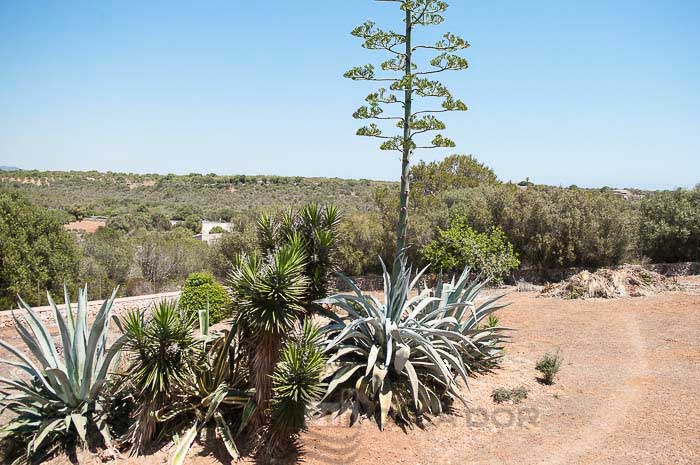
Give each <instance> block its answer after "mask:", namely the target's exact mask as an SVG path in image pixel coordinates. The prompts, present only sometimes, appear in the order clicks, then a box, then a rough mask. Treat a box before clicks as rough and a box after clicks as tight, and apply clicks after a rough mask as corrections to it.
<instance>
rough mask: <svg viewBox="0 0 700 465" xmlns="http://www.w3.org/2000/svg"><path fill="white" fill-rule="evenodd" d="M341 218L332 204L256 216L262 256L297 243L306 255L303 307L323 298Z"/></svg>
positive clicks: (314, 205) (332, 269)
mask: <svg viewBox="0 0 700 465" xmlns="http://www.w3.org/2000/svg"><path fill="white" fill-rule="evenodd" d="M341 219H342V215H341V214H340V210H338V208H337V207H335V206H333V205H329V206H325V207H323V206H320V205H318V204H315V203H312V204H309V205H306V206H304V207H303V208H301V209H300V210H298V211H294V210H288V211H287V212H285V213H284V214H282V215H281V216H278V217H276V216H274V215H272V214H270V213H263V214H262V215H260V216H259V217H258V223H257V225H258V240H259V243H260V248H261V249H262V250H263V252H264V253H272V252H274V250H275V249H277V248H279V247H281V246H284V245H285V244H290V243H299V244H300V245H301V247H302V248H303V251H304V253H305V255H306V264H305V266H304V274H305V275H306V277H307V278H309V286H308V289H307V295H306V297H305V300H306V302H305V306H306V307H312V302H313V301H314V300H316V299H320V298H322V297H325V296H326V295H327V292H328V282H329V278H330V276H331V274H332V273H333V272H334V271H335V263H336V258H335V255H336V251H337V247H338V245H337V243H338V227H339V225H340V221H341Z"/></svg>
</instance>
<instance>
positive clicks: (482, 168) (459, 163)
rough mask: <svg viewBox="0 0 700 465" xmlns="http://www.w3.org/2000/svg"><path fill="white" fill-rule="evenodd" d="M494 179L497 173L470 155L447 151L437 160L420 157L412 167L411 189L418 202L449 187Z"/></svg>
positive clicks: (493, 181) (476, 184)
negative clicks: (447, 152) (427, 161)
mask: <svg viewBox="0 0 700 465" xmlns="http://www.w3.org/2000/svg"><path fill="white" fill-rule="evenodd" d="M497 182H498V178H497V177H496V173H494V172H493V170H492V169H491V168H489V167H488V166H486V165H485V164H483V163H481V162H479V160H477V159H476V158H475V157H473V156H472V155H450V156H448V157H446V158H445V159H443V160H441V161H439V162H431V163H427V164H426V163H425V162H424V161H420V162H419V163H417V164H415V165H413V166H412V167H411V189H412V191H413V193H414V202H417V203H423V202H425V201H426V198H430V197H432V196H436V195H437V194H439V193H441V192H445V191H448V190H452V189H466V188H469V187H477V186H480V185H482V184H496V183H497Z"/></svg>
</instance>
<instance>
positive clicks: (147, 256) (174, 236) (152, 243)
mask: <svg viewBox="0 0 700 465" xmlns="http://www.w3.org/2000/svg"><path fill="white" fill-rule="evenodd" d="M134 241H135V243H136V255H135V257H136V258H135V262H136V265H137V267H138V269H139V270H140V271H141V274H142V276H143V278H144V279H145V280H146V281H147V282H148V283H150V284H151V290H152V292H158V291H159V289H160V288H161V287H162V286H163V285H164V284H165V283H167V282H169V281H171V280H176V279H178V278H181V277H185V276H187V275H189V274H190V273H192V272H194V271H202V270H204V269H206V267H207V258H208V255H209V248H208V246H207V244H206V243H203V242H201V241H198V240H196V239H193V238H192V236H191V234H190V233H189V231H188V230H186V229H184V228H175V229H173V230H172V231H168V232H157V231H139V232H138V233H137V234H136V235H135V239H134Z"/></svg>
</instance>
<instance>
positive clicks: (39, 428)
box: [0, 287, 125, 459]
mask: <svg viewBox="0 0 700 465" xmlns="http://www.w3.org/2000/svg"><path fill="white" fill-rule="evenodd" d="M116 293H117V290H116V289H115V290H114V292H112V295H111V296H110V297H109V298H108V299H107V300H105V301H104V302H103V304H102V306H101V308H100V310H99V311H98V312H97V315H96V316H95V320H94V321H93V324H92V327H88V323H87V314H88V305H87V302H88V298H87V287H86V288H84V289H82V290H80V291H79V293H78V304H77V309H76V312H75V313H73V309H72V308H71V303H70V298H69V296H68V291H67V289H64V298H65V313H66V318H64V317H63V315H62V314H61V311H60V310H59V309H58V307H57V305H56V304H55V303H54V301H53V299H52V298H51V295H50V294H47V295H48V299H49V304H50V305H51V307H52V310H53V316H54V319H55V321H56V326H57V327H58V332H59V335H60V342H59V343H58V344H57V343H56V342H54V340H53V338H52V337H51V334H50V332H49V330H48V329H47V328H46V326H45V325H44V324H43V323H42V321H41V319H40V318H39V317H38V315H37V314H36V313H35V312H34V310H33V309H32V308H31V307H30V306H29V305H27V304H26V303H25V302H24V301H23V300H22V299H21V298H20V301H19V303H20V307H22V308H23V309H24V310H25V311H26V313H25V314H24V315H23V316H24V319H25V322H26V325H25V323H23V322H22V321H21V320H20V319H19V318H18V317H17V316H16V315H14V314H13V318H14V322H15V327H16V329H17V332H18V334H19V336H20V337H21V339H22V341H23V342H24V343H25V345H26V346H27V348H28V349H29V352H30V354H31V357H33V359H34V360H32V359H31V358H30V356H28V355H26V354H25V353H23V352H21V351H20V350H18V349H16V348H15V347H13V346H12V345H10V344H8V343H6V342H4V341H0V347H2V348H4V349H5V350H7V351H8V352H9V353H11V354H12V355H14V356H15V357H16V358H17V360H2V361H0V362H2V363H4V364H6V365H9V366H11V367H14V368H16V369H18V370H20V371H21V372H23V375H20V374H17V375H15V376H14V377H12V378H5V377H3V378H0V385H2V386H3V387H2V389H0V393H1V394H2V397H0V406H2V410H8V411H10V412H13V413H15V414H16V416H15V417H14V418H13V419H12V420H11V421H10V422H9V423H8V424H6V425H5V426H4V427H2V430H1V432H0V437H2V438H3V439H4V438H12V439H13V440H15V441H20V442H26V443H27V452H26V455H25V456H24V457H23V458H24V459H29V458H30V457H32V456H34V455H36V454H38V453H39V452H44V453H49V452H51V451H52V450H55V449H56V448H57V447H59V446H60V445H61V444H62V442H63V441H60V440H58V438H59V437H64V438H66V437H67V438H71V437H75V436H76V435H77V437H78V438H79V440H80V442H81V443H82V444H86V443H87V441H88V438H89V435H88V430H89V429H90V428H96V429H97V430H99V431H100V433H101V435H102V437H103V439H104V442H105V444H106V445H107V446H110V445H111V438H110V434H109V428H108V426H107V423H106V417H105V415H104V411H103V410H102V405H101V404H102V400H103V399H102V393H103V392H102V391H103V387H104V386H105V383H106V382H107V377H108V375H109V369H110V366H111V364H112V361H113V359H114V357H115V356H116V355H117V353H118V352H119V350H120V348H121V347H122V345H123V344H124V342H125V338H123V337H122V338H119V339H118V340H117V341H116V342H114V343H113V344H112V345H111V346H110V345H108V343H107V337H108V334H109V321H110V317H111V314H112V304H113V303H114V298H115V297H116ZM61 346H62V351H61V350H59V348H60V347H61ZM20 459H22V457H20Z"/></svg>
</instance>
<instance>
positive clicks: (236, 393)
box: [156, 309, 255, 464]
mask: <svg viewBox="0 0 700 465" xmlns="http://www.w3.org/2000/svg"><path fill="white" fill-rule="evenodd" d="M198 313H199V329H200V336H199V337H198V338H197V342H198V343H199V344H200V350H198V351H197V353H196V361H195V363H194V364H193V366H192V367H191V369H190V370H189V371H188V372H187V373H188V375H189V376H187V377H186V378H185V379H183V381H182V382H181V383H179V385H178V386H177V387H176V389H175V393H174V395H173V396H172V398H173V401H172V402H171V403H170V404H169V405H167V406H165V407H164V408H163V409H162V410H161V411H160V412H158V413H157V414H156V417H157V418H159V419H166V421H167V419H170V418H176V419H177V421H175V422H173V423H174V425H173V426H175V427H176V428H177V429H179V428H181V425H182V420H189V421H190V424H191V425H192V426H190V428H189V429H187V431H186V432H185V434H184V435H183V438H182V440H180V441H179V443H178V445H177V447H176V449H175V453H174V457H173V461H172V463H173V464H183V463H185V459H186V457H187V453H188V451H189V449H190V447H191V446H192V442H193V441H194V439H196V436H197V435H198V434H199V433H200V431H201V430H202V429H205V428H207V429H209V430H212V429H213V430H215V431H216V433H217V434H216V436H218V437H219V438H220V439H221V441H222V442H223V444H224V446H225V449H226V451H227V452H228V454H229V457H230V458H231V459H232V460H234V461H235V460H238V459H239V458H240V453H239V452H238V447H237V445H236V439H237V437H238V436H239V434H240V433H241V432H242V431H243V430H244V429H245V427H246V426H247V424H248V420H249V419H250V418H251V416H252V414H253V413H254V411H255V404H254V402H253V396H252V393H251V392H250V390H249V389H248V386H249V376H248V367H247V365H246V360H245V354H244V353H243V351H242V349H241V345H240V337H239V333H238V330H237V327H236V325H235V324H234V325H232V327H231V328H230V329H226V330H223V331H222V332H221V333H212V332H210V330H209V313H208V311H207V310H206V309H205V310H200V311H199V312H198ZM232 427H233V431H232ZM174 432H175V433H176V434H177V430H175V431H174ZM209 437H215V436H214V435H211V436H209Z"/></svg>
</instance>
